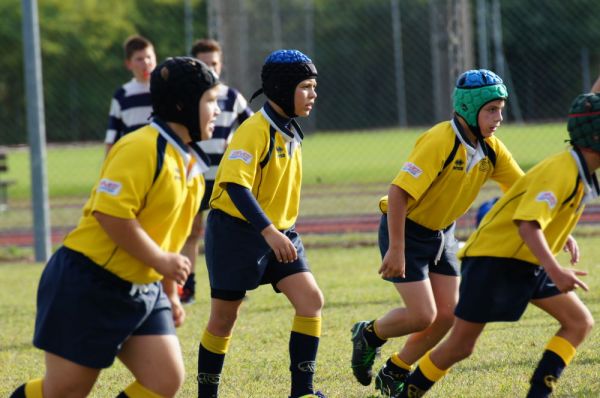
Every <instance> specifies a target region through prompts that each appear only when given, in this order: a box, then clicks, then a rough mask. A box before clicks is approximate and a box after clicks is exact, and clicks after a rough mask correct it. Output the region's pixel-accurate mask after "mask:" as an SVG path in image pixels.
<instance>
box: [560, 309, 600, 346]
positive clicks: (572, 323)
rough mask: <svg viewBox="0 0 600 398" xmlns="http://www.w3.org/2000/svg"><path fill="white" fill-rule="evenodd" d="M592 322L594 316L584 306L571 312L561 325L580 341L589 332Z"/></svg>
mask: <svg viewBox="0 0 600 398" xmlns="http://www.w3.org/2000/svg"><path fill="white" fill-rule="evenodd" d="M594 323H595V322H594V317H593V316H592V314H591V313H590V311H589V310H587V308H585V309H583V310H582V311H577V312H574V313H572V314H571V317H569V318H568V319H567V320H566V321H564V322H563V323H562V325H561V326H562V327H563V328H564V329H566V330H568V331H569V333H570V334H571V335H572V336H573V337H575V338H576V339H577V340H579V342H581V341H583V340H584V339H585V338H586V337H587V336H588V335H589V334H590V332H591V331H592V329H593V327H594Z"/></svg>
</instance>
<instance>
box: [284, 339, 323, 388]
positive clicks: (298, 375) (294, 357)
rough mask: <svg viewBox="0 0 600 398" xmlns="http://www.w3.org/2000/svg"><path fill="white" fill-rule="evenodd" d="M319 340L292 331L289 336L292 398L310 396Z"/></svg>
mask: <svg viewBox="0 0 600 398" xmlns="http://www.w3.org/2000/svg"><path fill="white" fill-rule="evenodd" d="M318 348H319V338H318V337H315V336H309V335H307V334H302V333H298V332H294V331H292V332H291V334H290V371H291V372H292V394H291V396H292V398H293V397H300V396H302V395H306V394H312V393H313V392H314V390H313V376H314V374H315V368H316V358H317V349H318Z"/></svg>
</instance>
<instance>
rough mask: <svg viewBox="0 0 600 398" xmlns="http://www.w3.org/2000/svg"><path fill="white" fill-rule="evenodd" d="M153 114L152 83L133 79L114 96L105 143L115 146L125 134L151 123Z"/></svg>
mask: <svg viewBox="0 0 600 398" xmlns="http://www.w3.org/2000/svg"><path fill="white" fill-rule="evenodd" d="M151 113H152V99H151V97H150V83H149V82H148V83H142V82H139V81H137V80H136V79H131V80H130V81H129V82H127V83H125V84H124V85H122V86H121V87H119V89H118V90H117V91H116V92H115V94H114V95H113V98H112V100H111V103H110V112H109V118H108V129H107V130H106V138H105V140H104V142H105V143H107V144H114V143H115V142H117V141H118V140H119V138H121V137H122V136H124V135H125V134H127V133H130V132H132V131H134V130H137V129H138V128H140V127H142V126H144V125H146V124H148V123H150V119H149V118H150V114H151Z"/></svg>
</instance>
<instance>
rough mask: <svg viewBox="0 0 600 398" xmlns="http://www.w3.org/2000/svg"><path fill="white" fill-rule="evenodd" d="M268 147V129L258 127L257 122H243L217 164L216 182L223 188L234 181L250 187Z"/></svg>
mask: <svg viewBox="0 0 600 398" xmlns="http://www.w3.org/2000/svg"><path fill="white" fill-rule="evenodd" d="M268 149H269V130H268V128H267V129H266V131H265V130H264V129H261V128H258V125H257V123H244V124H243V125H242V126H240V128H238V129H237V130H236V132H235V134H234V135H233V139H232V140H231V143H230V144H229V146H228V147H227V150H226V151H225V154H224V155H223V159H222V160H221V163H220V164H219V168H220V170H219V175H218V184H219V186H220V187H221V188H223V189H225V185H226V184H227V183H235V184H238V185H241V186H243V187H246V188H248V189H250V190H251V189H252V187H253V186H254V181H255V179H256V174H257V171H258V169H259V167H260V161H261V160H262V159H263V158H264V156H265V155H266V153H267V151H268Z"/></svg>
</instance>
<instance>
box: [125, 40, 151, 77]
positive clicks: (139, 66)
mask: <svg viewBox="0 0 600 398" xmlns="http://www.w3.org/2000/svg"><path fill="white" fill-rule="evenodd" d="M125 66H127V69H129V70H130V71H131V73H133V76H134V77H135V79H136V80H138V81H141V82H147V81H148V80H150V73H151V72H152V71H153V70H154V68H155V67H156V54H154V47H152V46H149V47H146V48H145V49H143V50H138V51H135V52H134V53H133V55H132V56H131V58H129V59H128V60H127V61H125Z"/></svg>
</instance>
